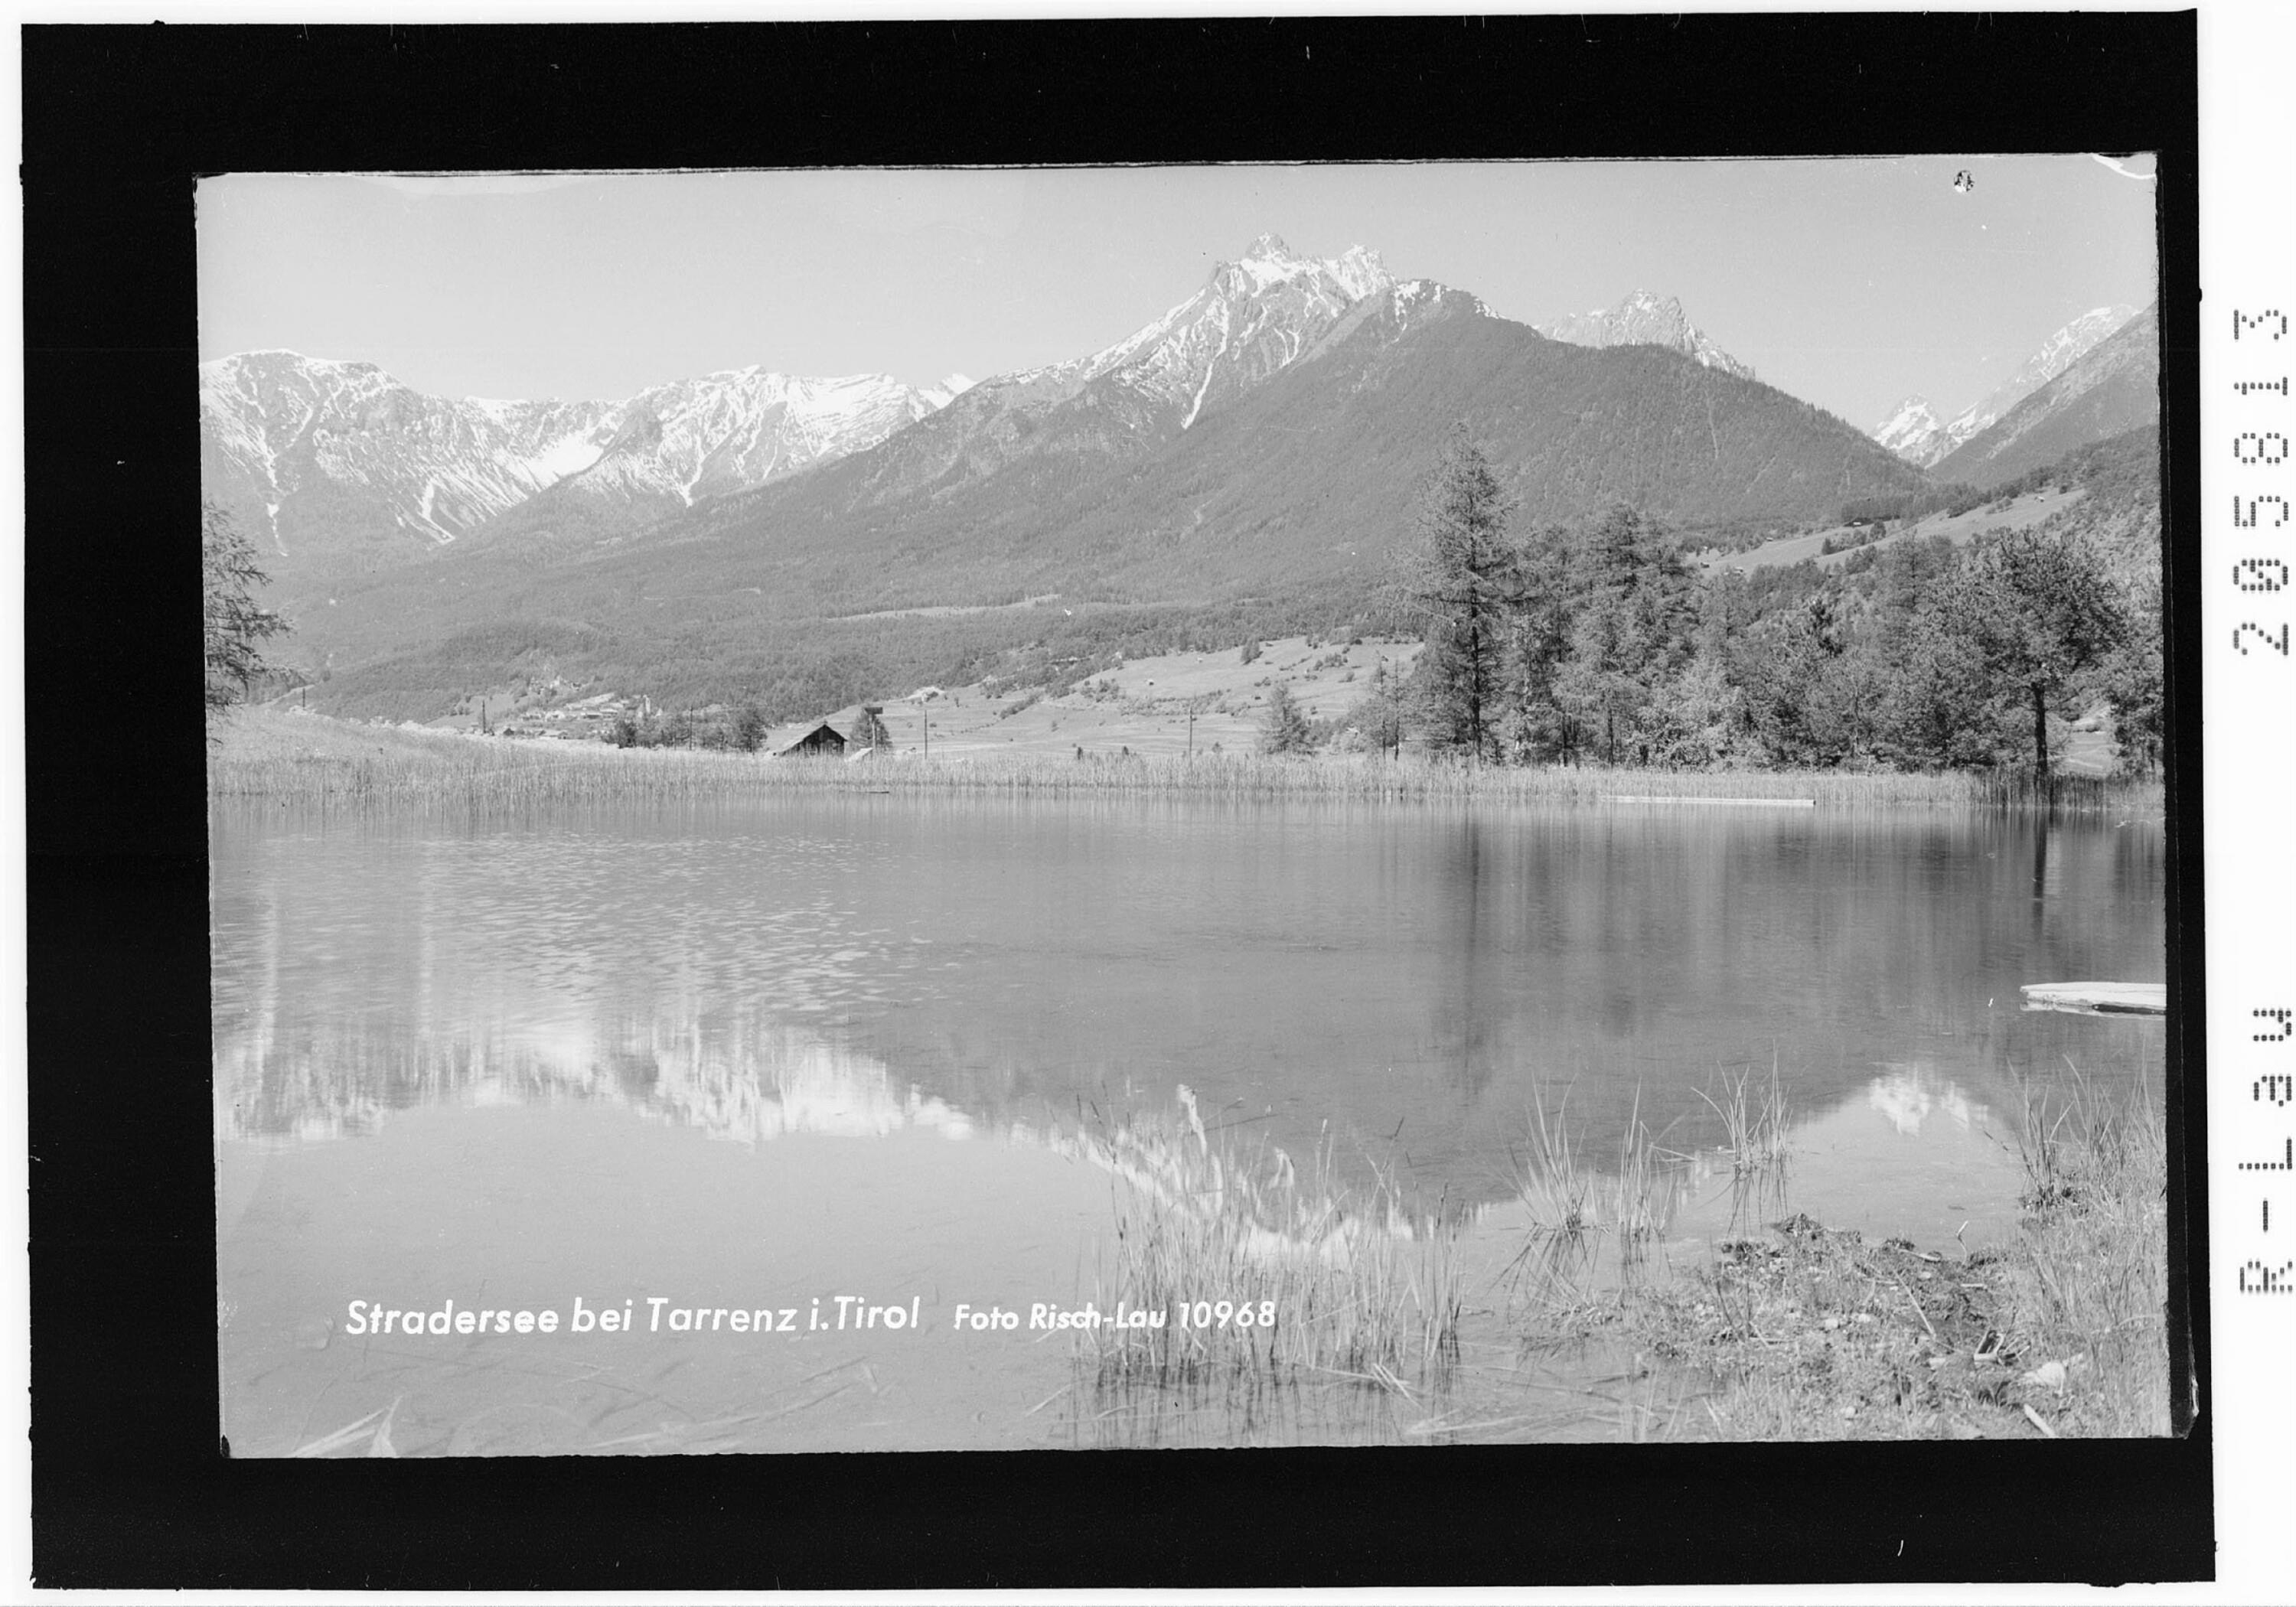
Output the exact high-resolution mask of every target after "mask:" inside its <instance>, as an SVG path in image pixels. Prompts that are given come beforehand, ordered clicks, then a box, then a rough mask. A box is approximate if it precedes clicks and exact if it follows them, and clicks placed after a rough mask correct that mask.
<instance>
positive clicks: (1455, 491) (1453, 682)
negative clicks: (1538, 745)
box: [1404, 423, 1523, 760]
mask: <svg viewBox="0 0 2296 1607" xmlns="http://www.w3.org/2000/svg"><path fill="white" fill-rule="evenodd" d="M1512 512H1513V501H1512V499H1510V498H1509V497H1508V496H1507V495H1506V493H1505V489H1504V488H1502V487H1501V486H1500V484H1499V481H1498V477H1497V475H1496V474H1494V473H1493V472H1492V471H1491V466H1490V462H1489V460H1488V459H1487V458H1486V457H1485V456H1484V455H1483V454H1482V451H1481V449H1480V447H1477V446H1476V445H1475V443H1474V441H1473V439H1472V438H1471V437H1470V436H1469V435H1468V433H1467V428H1466V426H1465V425H1464V423H1462V424H1461V425H1460V426H1459V427H1458V428H1457V429H1456V430H1454V431H1453V433H1452V436H1451V439H1450V441H1449V443H1448V444H1447V446H1446V447H1445V448H1444V451H1443V456H1442V458H1441V460H1440V461H1439V463H1437V464H1436V466H1435V468H1434V470H1433V471H1432V472H1431V473H1430V474H1429V476H1428V478H1427V480H1426V481H1425V483H1424V485H1423V488H1422V489H1421V492H1420V500H1419V517H1418V524H1419V541H1418V545H1417V549H1416V551H1415V553H1414V554H1413V557H1412V567H1411V570H1410V572H1409V575H1408V578H1406V582H1405V588H1404V589H1405V594H1406V598H1407V600H1408V601H1409V603H1410V604H1411V605H1412V607H1413V608H1414V609H1415V610H1416V611H1418V613H1419V614H1420V616H1421V618H1422V619H1423V621H1424V625H1425V629H1426V638H1427V647H1426V651H1425V652H1424V653H1423V655H1422V658H1421V661H1420V665H1419V668H1418V676H1417V678H1418V680H1419V682H1420V685H1421V687H1422V691H1423V704H1422V709H1423V717H1424V720H1425V724H1426V726H1427V735H1428V742H1429V745H1430V746H1431V747H1434V748H1437V749H1448V750H1452V751H1454V752H1464V753H1466V754H1468V755H1470V756H1472V758H1476V759H1478V760H1481V759H1491V760H1497V759H1501V758H1504V757H1505V752H1504V746H1505V744H1504V742H1503V738H1502V734H1501V725H1502V720H1501V716H1502V714H1503V712H1504V708H1505V701H1506V697H1507V691H1508V687H1507V682H1508V674H1507V670H1508V660H1509V657H1510V656H1511V650H1512V648H1513V644H1514V637H1515V630H1514V619H1515V616H1516V614H1517V613H1518V611H1520V610H1521V606H1522V603H1523V567H1522V554H1521V551H1520V550H1519V549H1518V548H1517V546H1516V545H1515V543H1514V540H1513V537H1512V535H1511V534H1510V533H1509V531H1508V528H1507V524H1508V519H1509V516H1510V515H1511V514H1512Z"/></svg>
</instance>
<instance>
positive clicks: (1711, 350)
mask: <svg viewBox="0 0 2296 1607" xmlns="http://www.w3.org/2000/svg"><path fill="white" fill-rule="evenodd" d="M1532 327H1533V328H1534V329H1536V330H1538V332H1539V333H1540V334H1542V335H1545V336H1546V338H1547V339H1548V340H1567V341H1569V342H1570V344H1571V345H1573V346H1663V347H1667V348H1669V349H1671V350H1674V351H1678V352H1680V353H1682V355H1683V356H1685V357H1690V358H1693V359H1694V360H1696V361H1697V362H1699V363H1701V364H1702V365H1705V366H1706V367H1708V368H1718V369H1720V370H1721V371H1722V372H1723V373H1730V374H1735V375H1737V376H1738V377H1739V378H1740V379H1742V380H1751V379H1752V378H1754V371H1753V370H1752V369H1751V368H1750V367H1748V366H1747V365H1745V364H1743V363H1741V362H1740V361H1738V359H1737V358H1735V357H1732V356H1731V355H1730V354H1729V353H1728V352H1726V351H1724V350H1723V349H1722V348H1720V347H1718V346H1717V345H1715V344H1714V342H1713V341H1711V340H1708V339H1707V338H1706V332H1704V331H1703V330H1702V329H1700V328H1699V327H1698V325H1696V324H1693V323H1692V322H1691V321H1690V316H1689V315H1688V314H1687V313H1685V312H1684V311H1683V310H1682V303H1681V302H1679V301H1677V300H1676V299H1674V298H1673V297H1672V296H1654V295H1652V293H1651V292H1650V291H1642V290H1638V291H1635V292H1634V293H1633V294H1632V295H1630V296H1628V298H1627V299H1625V300H1624V301H1621V302H1620V303H1619V304H1618V306H1616V307H1607V308H1605V307H1596V308H1595V310H1594V311H1593V312H1590V313H1574V314H1572V315H1571V316H1569V317H1567V318H1557V319H1554V320H1553V321H1552V322H1549V323H1546V324H1533V325H1532Z"/></svg>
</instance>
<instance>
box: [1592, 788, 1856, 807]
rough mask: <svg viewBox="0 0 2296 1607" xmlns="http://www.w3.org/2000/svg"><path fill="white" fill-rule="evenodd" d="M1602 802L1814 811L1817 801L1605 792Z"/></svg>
mask: <svg viewBox="0 0 2296 1607" xmlns="http://www.w3.org/2000/svg"><path fill="white" fill-rule="evenodd" d="M1603 802H1604V803H1640V804H1745V805H1751V806H1753V807H1756V808H1771V809H1815V808H1817V799H1815V798H1695V797H1691V796H1688V795H1686V794H1685V795H1682V796H1673V797H1669V796H1663V795H1661V796H1653V797H1643V796H1640V795H1638V794H1634V793H1628V792H1605V793H1603Z"/></svg>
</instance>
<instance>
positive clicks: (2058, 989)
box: [2023, 982, 2169, 1015]
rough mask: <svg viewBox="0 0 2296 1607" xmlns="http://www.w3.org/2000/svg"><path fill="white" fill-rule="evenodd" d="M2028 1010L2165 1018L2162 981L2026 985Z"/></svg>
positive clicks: (2166, 1004) (2165, 996) (2166, 1007)
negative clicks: (2158, 1016)
mask: <svg viewBox="0 0 2296 1607" xmlns="http://www.w3.org/2000/svg"><path fill="white" fill-rule="evenodd" d="M2023 991H2024V995H2025V1008H2026V1009H2028V1010H2071V1011H2078V1012H2080V1013H2084V1014H2095V1015H2166V1014H2168V1013H2169V984H2168V983H2166V982H2028V983H2026V984H2025V987H2024V990H2023Z"/></svg>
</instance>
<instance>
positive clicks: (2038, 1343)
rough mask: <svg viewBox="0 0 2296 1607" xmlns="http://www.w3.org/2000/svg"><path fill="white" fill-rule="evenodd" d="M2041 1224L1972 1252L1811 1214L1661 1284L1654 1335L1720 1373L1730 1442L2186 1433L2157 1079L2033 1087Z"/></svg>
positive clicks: (1649, 1326) (1710, 1390)
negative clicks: (2177, 1401)
mask: <svg viewBox="0 0 2296 1607" xmlns="http://www.w3.org/2000/svg"><path fill="white" fill-rule="evenodd" d="M2022 1114H2023V1122H2022V1126H2021V1130H2020V1131H2019V1133H2018V1134H2017V1135H2016V1136H2015V1138H2014V1139H2013V1141H2005V1144H2006V1147H2011V1148H2013V1150H2014V1152H2016V1153H2017V1154H2018V1156H2019V1158H2020V1159H2021V1161H2022V1162H2023V1165H2024V1170H2025V1187H2024V1191H2023V1194H2022V1198H2021V1201H2020V1203H2021V1205H2022V1207H2023V1208H2024V1212H2025V1214H2024V1216H2023V1217H2022V1218H2021V1220H2020V1221H2019V1224H2018V1230H2017V1232H2016V1233H2015V1234H2013V1236H2011V1237H2010V1238H2009V1239H2008V1240H2007V1241H2005V1242H2002V1243H1998V1244H1993V1245H1988V1246H1984V1247H1980V1248H1979V1249H1977V1250H1970V1251H1968V1252H1966V1253H1964V1255H1961V1256H1958V1257H1956V1256H1954V1255H1951V1254H1948V1253H1945V1252H1942V1251H1939V1250H1921V1249H1919V1248H1917V1247H1915V1245H1913V1244H1911V1243H1910V1242H1907V1241H1905V1240H1902V1239H1890V1240H1885V1241H1883V1242H1881V1243H1879V1244H1875V1243H1870V1242H1866V1241H1865V1240H1864V1239H1863V1238H1862V1237H1861V1236H1860V1235H1859V1234H1857V1233H1855V1232H1851V1231H1840V1230H1834V1229H1830V1228H1827V1227H1825V1226H1823V1225H1821V1224H1819V1223H1816V1222H1813V1221H1811V1220H1810V1219H1809V1218H1807V1217H1802V1216H1791V1217H1788V1218H1785V1219H1784V1220H1783V1221H1779V1222H1776V1223H1774V1224H1772V1225H1771V1227H1770V1232H1769V1233H1768V1234H1764V1235H1762V1236H1759V1237H1748V1238H1743V1239H1732V1240H1728V1241H1725V1242H1720V1243H1718V1245H1717V1246H1716V1247H1715V1259H1714V1261H1713V1263H1712V1265H1711V1266H1710V1267H1705V1268H1703V1269H1699V1270H1696V1271H1694V1272H1692V1273H1691V1274H1690V1275H1688V1276H1686V1277H1685V1279H1683V1280H1680V1281H1678V1282H1677V1283H1676V1284H1675V1285H1673V1286H1672V1287H1669V1288H1659V1289H1652V1290H1651V1291H1647V1293H1646V1295H1645V1297H1644V1298H1643V1299H1641V1300H1638V1301H1637V1302H1636V1304H1635V1305H1634V1306H1633V1307H1632V1308H1631V1309H1630V1311H1629V1314H1628V1324H1629V1328H1630V1331H1631V1332H1633V1334H1634V1335H1635V1339H1636V1343H1638V1344H1642V1345H1647V1346H1648V1347H1650V1349H1651V1351H1652V1354H1654V1355H1656V1356H1659V1357H1663V1358H1666V1359H1668V1360H1669V1361H1672V1362H1675V1363H1677V1364H1679V1365H1682V1366H1684V1367H1685V1368H1687V1369H1689V1370H1690V1372H1691V1373H1692V1374H1693V1375H1695V1376H1702V1378H1703V1379H1704V1380H1705V1384H1704V1386H1703V1388H1702V1389H1701V1390H1699V1391H1698V1395H1697V1398H1698V1401H1699V1405H1700V1406H1701V1407H1702V1411H1701V1412H1700V1413H1697V1414H1685V1416H1686V1417H1687V1420H1688V1421H1689V1422H1690V1423H1691V1424H1692V1426H1693V1428H1694V1429H1700V1430H1702V1428H1703V1426H1704V1425H1706V1424H1709V1423H1710V1424H1711V1426H1712V1428H1713V1429H1714V1431H1716V1434H1717V1435H1718V1437H1719V1438H1723V1439H1762V1440H1770V1439H1980V1438H1985V1439H1990V1438H2025V1439H2035V1438H2048V1439H2060V1438H2075V1437H2114V1438H2118V1437H2126V1436H2131V1435H2158V1434H2165V1433H2167V1432H2168V1431H2169V1426H2170V1424H2169V1384H2170V1374H2169V1348H2168V1313H2167V1295H2168V1226H2167V1193H2166V1191H2167V1174H2168V1162H2167V1130H2166V1118H2165V1111H2164V1107H2163V1104H2162V1103H2161V1098H2160V1095H2159V1094H2158V1092H2157V1090H2155V1089H2153V1088H2150V1087H2148V1086H2145V1085H2144V1083H2143V1082H2142V1081H2141V1080H2140V1081H2139V1082H2138V1083H2137V1084H2136V1086H2135V1087H2134V1088H2133V1089H2132V1091H2131V1092H2130V1093H2129V1094H2128V1095H2127V1096H2126V1097H2125V1098H2121V1099H2114V1098H2108V1097H2105V1096H2103V1095H2100V1094H2099V1093H2098V1092H2097V1091H2096V1090H2095V1088H2094V1087H2092V1086H2089V1085H2087V1083H2086V1082H2085V1081H2084V1080H2083V1079H2082V1078H2080V1077H2079V1074H2078V1072H2076V1073H2075V1074H2074V1077H2073V1078H2072V1081H2071V1084H2070V1085H2069V1086H2063V1085H2055V1084H2053V1085H2050V1086H2046V1087H2043V1086H2038V1085H2033V1084H2029V1085H2028V1089H2027V1095H2026V1099H2025V1108H2024V1111H2023V1112H2022Z"/></svg>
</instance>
